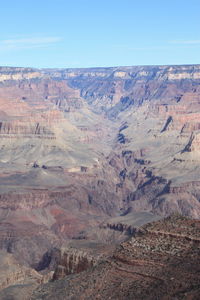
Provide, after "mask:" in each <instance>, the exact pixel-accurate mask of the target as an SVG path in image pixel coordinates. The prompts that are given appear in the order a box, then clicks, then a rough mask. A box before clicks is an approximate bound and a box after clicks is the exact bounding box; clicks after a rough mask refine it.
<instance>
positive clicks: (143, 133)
mask: <svg viewBox="0 0 200 300" xmlns="http://www.w3.org/2000/svg"><path fill="white" fill-rule="evenodd" d="M0 104H1V106H0V107H1V108H0V167H1V171H0V248H1V249H5V250H6V251H8V252H10V253H12V254H13V255H15V257H16V258H17V259H19V260H20V253H21V251H22V246H21V245H23V260H24V263H26V264H27V265H30V266H32V267H34V268H37V267H38V264H40V262H41V261H42V257H43V255H44V254H45V253H46V252H48V251H49V250H50V249H52V247H53V245H54V246H56V247H59V246H60V245H61V244H62V243H63V242H64V241H65V240H66V239H72V238H81V237H85V238H86V239H89V238H94V236H96V237H97V238H99V237H102V238H104V233H103V231H105V230H107V229H108V227H110V228H111V231H112V232H113V230H112V229H116V230H114V231H115V234H112V237H111V234H110V233H109V234H108V235H107V237H106V236H105V241H106V242H109V241H108V240H109V238H108V237H111V240H112V241H113V240H114V239H115V238H116V239H118V233H116V232H117V231H119V232H121V228H122V231H127V232H128V231H131V232H134V230H135V228H134V227H129V224H126V223H119V222H117V223H115V222H114V223H113V222H112V223H109V220H107V219H108V218H110V217H114V216H118V215H123V216H126V215H127V216H131V214H132V213H135V212H141V211H146V212H153V213H154V214H158V215H161V216H167V215H169V214H171V213H172V212H174V211H176V212H177V211H178V212H180V213H181V214H183V215H186V216H190V217H192V218H197V219H198V218H199V217H200V202H199V199H200V180H199V171H200V170H199V160H200V152H199V151H200V135H199V130H200V121H199V117H200V66H198V65H193V66H152V67H148V66H146V67H145V66H144V67H116V68H92V69H63V70H60V69H45V70H36V69H26V68H3V67H2V68H0ZM102 222H104V223H103V224H104V225H105V224H106V225H105V226H106V228H107V229H106V228H100V226H99V225H100V224H102ZM93 227H94V228H95V229H94V232H93V233H92V230H91V228H93ZM108 230H109V229H108ZM95 231H96V232H95ZM97 231H98V232H99V233H97ZM85 232H86V233H87V232H90V233H87V234H85ZM106 234H107V233H106ZM120 238H121V237H120ZM78 268H79V267H78Z"/></svg>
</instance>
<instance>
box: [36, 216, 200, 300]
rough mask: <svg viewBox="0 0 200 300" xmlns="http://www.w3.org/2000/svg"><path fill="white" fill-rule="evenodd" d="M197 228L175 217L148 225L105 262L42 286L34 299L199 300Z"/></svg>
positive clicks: (190, 221)
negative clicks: (174, 299)
mask: <svg viewBox="0 0 200 300" xmlns="http://www.w3.org/2000/svg"><path fill="white" fill-rule="evenodd" d="M199 229H200V222H199V221H194V220H190V219H186V218H183V217H180V216H177V215H176V216H175V215H173V216H171V217H169V218H167V219H164V220H162V221H158V222H153V223H150V224H148V225H145V226H144V227H142V228H141V229H140V231H139V232H138V233H137V234H136V235H135V236H134V237H133V238H131V239H129V240H128V241H126V242H124V243H122V244H121V245H120V246H119V247H118V248H117V249H116V250H115V251H114V253H113V255H112V256H111V257H110V258H107V259H105V260H104V262H101V263H97V265H96V266H95V267H93V268H90V269H88V270H86V271H84V272H82V273H79V274H75V275H73V276H67V277H65V278H63V279H62V280H58V281H55V282H52V283H48V284H46V285H43V286H41V287H39V288H38V289H37V290H36V291H34V293H33V295H32V298H31V299H39V298H40V297H41V295H43V298H44V299H49V300H51V299H70V298H74V299H79V298H80V297H81V298H82V299H88V298H92V299H98V298H99V299H152V300H153V299H163V300H164V299H173V298H176V299H198V296H199V292H200V290H199V286H200V285H199V284H200V277H199V268H200V265H199V259H198V258H199V251H200V239H199ZM180 274H181V276H180ZM77 282H79V284H77Z"/></svg>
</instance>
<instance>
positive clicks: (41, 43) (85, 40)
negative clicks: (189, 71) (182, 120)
mask: <svg viewBox="0 0 200 300" xmlns="http://www.w3.org/2000/svg"><path fill="white" fill-rule="evenodd" d="M170 64H200V0H136V1H135V0H121V1H119V0H71V1H69V0H34V1H33V0H6V1H4V0H0V65H1V66H20V67H36V68H54V67H55V68H79V67H109V66H133V65H170Z"/></svg>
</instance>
